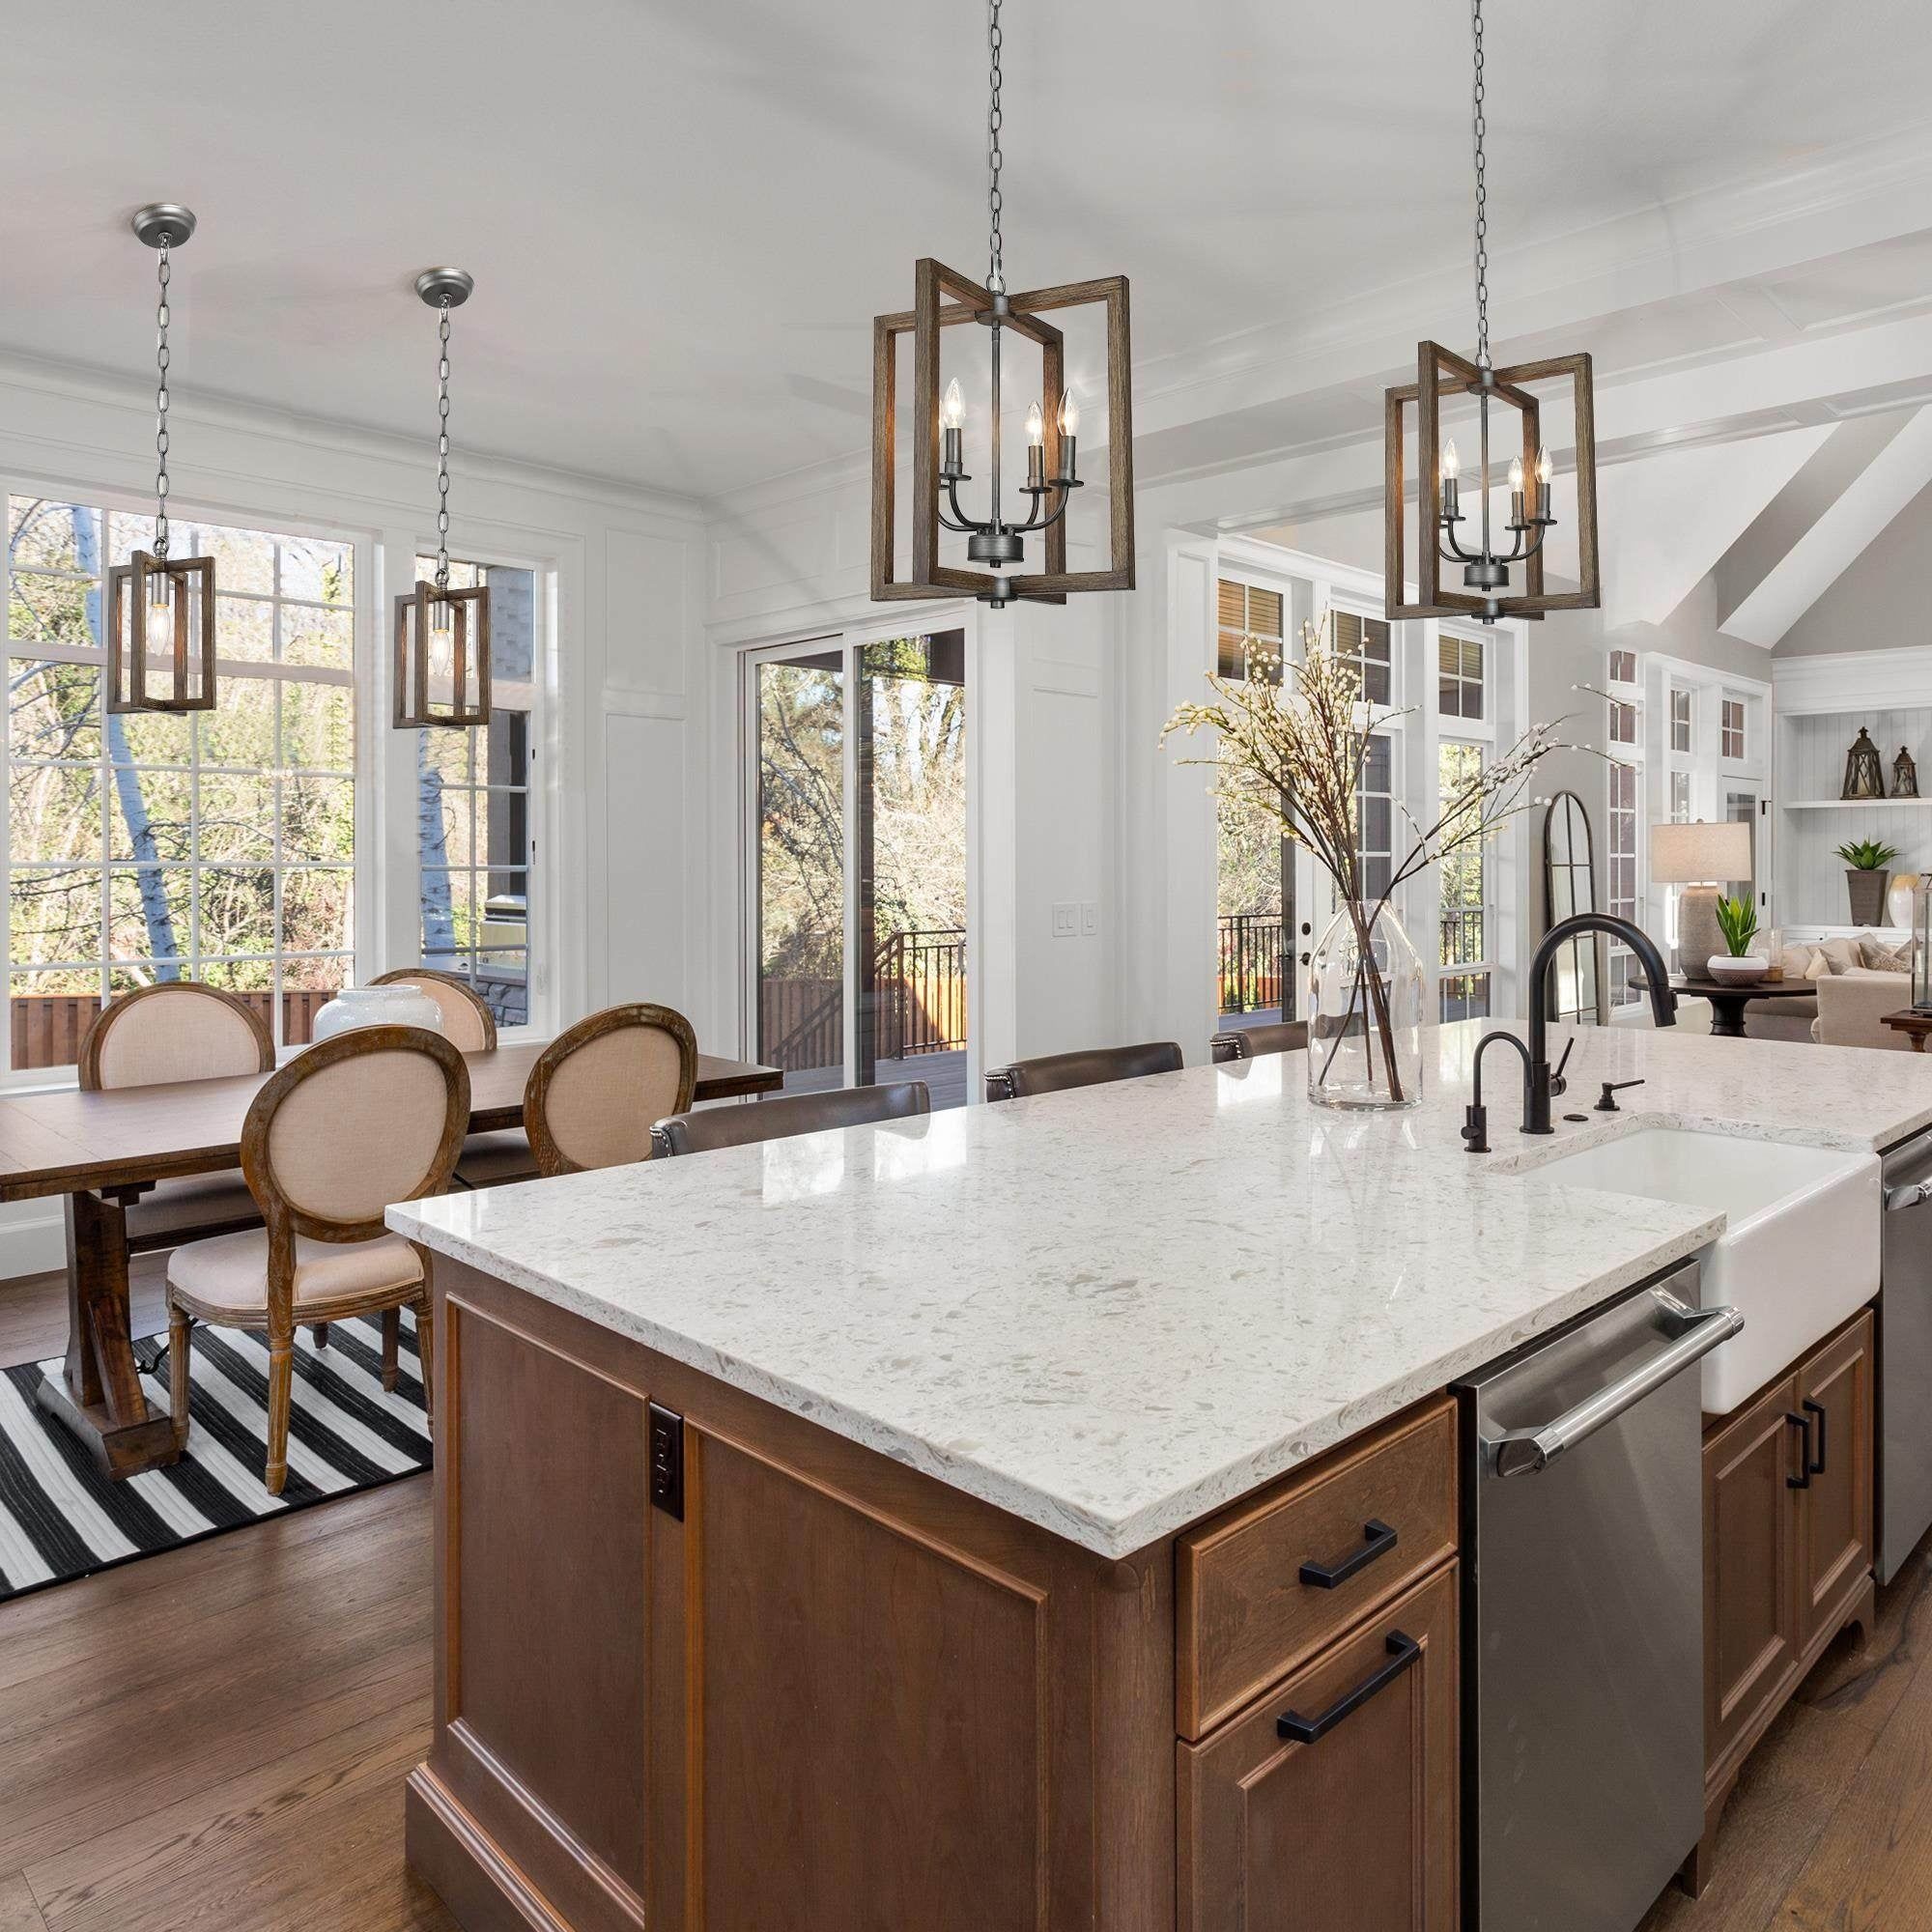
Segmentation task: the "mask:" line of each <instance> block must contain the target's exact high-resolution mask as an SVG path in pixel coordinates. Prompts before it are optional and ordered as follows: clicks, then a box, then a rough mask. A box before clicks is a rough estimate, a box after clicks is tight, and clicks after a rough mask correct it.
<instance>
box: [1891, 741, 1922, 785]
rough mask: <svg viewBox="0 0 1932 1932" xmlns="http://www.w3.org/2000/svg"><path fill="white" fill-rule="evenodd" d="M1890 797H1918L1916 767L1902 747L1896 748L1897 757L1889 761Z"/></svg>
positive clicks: (1910, 756)
mask: <svg viewBox="0 0 1932 1932" xmlns="http://www.w3.org/2000/svg"><path fill="white" fill-rule="evenodd" d="M1891 795H1892V797H1893V798H1917V797H1918V766H1917V765H1916V764H1915V763H1914V762H1913V758H1912V753H1910V752H1908V751H1907V750H1906V749H1905V747H1904V746H1903V745H1901V746H1899V748H1898V756H1897V757H1895V758H1894V759H1892V761H1891Z"/></svg>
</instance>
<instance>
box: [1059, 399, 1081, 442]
mask: <svg viewBox="0 0 1932 1932" xmlns="http://www.w3.org/2000/svg"><path fill="white" fill-rule="evenodd" d="M1060 433H1061V435H1062V436H1078V435H1079V434H1080V405H1079V404H1078V403H1076V402H1075V401H1074V400H1073V391H1072V390H1071V389H1068V390H1067V391H1066V393H1065V395H1064V396H1062V397H1061V399H1060Z"/></svg>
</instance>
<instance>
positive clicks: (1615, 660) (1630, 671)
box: [1610, 651, 1636, 684]
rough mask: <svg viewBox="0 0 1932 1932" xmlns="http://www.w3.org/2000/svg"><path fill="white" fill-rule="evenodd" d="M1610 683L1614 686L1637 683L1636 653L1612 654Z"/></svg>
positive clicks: (1613, 652)
mask: <svg viewBox="0 0 1932 1932" xmlns="http://www.w3.org/2000/svg"><path fill="white" fill-rule="evenodd" d="M1610 682H1611V683H1612V684H1634V683H1635V682H1636V653H1635V652H1634V651H1612V652H1611V653H1610Z"/></svg>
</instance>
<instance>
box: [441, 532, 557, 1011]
mask: <svg viewBox="0 0 1932 1932" xmlns="http://www.w3.org/2000/svg"><path fill="white" fill-rule="evenodd" d="M435 570H436V559H435V558H434V557H428V556H419V557H417V559H416V574H417V576H418V577H419V578H422V579H424V580H425V581H427V580H428V579H430V578H431V577H432V576H433V575H434V573H435ZM449 581H450V582H451V583H452V584H453V585H455V586H456V587H457V588H458V589H469V588H471V587H473V586H474V585H476V584H478V583H484V584H487V585H488V586H489V590H490V722H489V724H488V725H478V726H476V727H475V728H473V729H461V730H458V729H452V728H450V727H449V726H446V725H439V726H436V727H435V728H433V729H425V730H420V731H418V732H417V733H416V739H417V748H416V777H417V787H418V789H417V810H416V824H417V890H418V894H419V896H420V899H421V910H422V963H423V964H424V965H425V966H433V967H436V968H437V969H438V970H439V971H441V972H444V973H454V974H455V975H457V977H458V978H459V979H462V980H468V981H469V984H470V985H472V986H474V987H475V988H476V990H477V991H478V992H479V993H481V994H482V995H483V997H484V998H485V999H486V1000H487V1001H488V1002H489V1003H490V1007H491V1010H492V1011H493V1012H494V1013H495V1014H496V1016H497V1025H498V1026H499V1027H513V1026H525V1025H527V1024H528V1022H529V1017H530V1002H529V980H530V917H529V909H530V867H531V860H532V857H533V846H532V842H531V824H530V767H531V761H532V757H533V751H532V746H533V742H534V741H533V736H532V730H531V726H532V723H533V712H534V706H535V694H536V683H535V671H536V664H537V654H536V587H537V584H536V573H535V572H534V571H529V570H514V569H505V568H501V567H498V566H496V565H485V564H479V563H455V562H452V563H451V565H450V566H449Z"/></svg>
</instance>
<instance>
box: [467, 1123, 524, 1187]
mask: <svg viewBox="0 0 1932 1932" xmlns="http://www.w3.org/2000/svg"><path fill="white" fill-rule="evenodd" d="M456 1178H457V1179H458V1180H460V1181H462V1183H463V1184H464V1186H466V1187H497V1186H500V1185H502V1183H503V1182H505V1181H509V1180H534V1179H536V1178H537V1157H536V1155H535V1154H533V1153H532V1152H531V1151H530V1141H529V1136H528V1135H527V1134H526V1133H525V1132H523V1130H522V1129H521V1128H518V1127H504V1128H502V1129H501V1130H500V1131H499V1132H497V1133H492V1134H470V1135H469V1136H468V1137H467V1138H466V1139H465V1141H464V1143H463V1151H462V1152H461V1153H459V1154H458V1155H457V1156H456Z"/></svg>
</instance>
